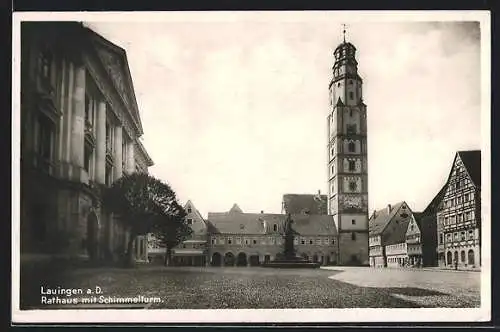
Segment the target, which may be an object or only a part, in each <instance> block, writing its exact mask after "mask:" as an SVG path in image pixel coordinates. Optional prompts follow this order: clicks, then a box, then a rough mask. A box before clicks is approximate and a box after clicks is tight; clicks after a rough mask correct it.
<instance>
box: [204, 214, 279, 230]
mask: <svg viewBox="0 0 500 332" xmlns="http://www.w3.org/2000/svg"><path fill="white" fill-rule="evenodd" d="M285 219H286V216H285V215H283V214H268V213H237V212H234V211H233V212H209V213H208V220H209V221H210V223H211V224H212V225H213V226H214V228H215V229H216V232H217V233H227V234H264V233H265V230H264V225H266V226H267V227H266V228H267V229H269V228H270V227H273V226H270V225H274V224H278V225H281V224H282V223H283V222H284V221H285ZM264 221H265V223H264Z"/></svg>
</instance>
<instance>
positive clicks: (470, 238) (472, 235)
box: [469, 230, 474, 240]
mask: <svg viewBox="0 0 500 332" xmlns="http://www.w3.org/2000/svg"><path fill="white" fill-rule="evenodd" d="M473 239H474V231H473V230H470V231H469V240H473Z"/></svg>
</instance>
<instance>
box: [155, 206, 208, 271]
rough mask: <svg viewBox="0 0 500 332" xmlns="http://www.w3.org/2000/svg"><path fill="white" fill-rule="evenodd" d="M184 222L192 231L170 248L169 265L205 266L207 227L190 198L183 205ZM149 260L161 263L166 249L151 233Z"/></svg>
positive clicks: (206, 261)
mask: <svg viewBox="0 0 500 332" xmlns="http://www.w3.org/2000/svg"><path fill="white" fill-rule="evenodd" d="M184 210H185V211H186V213H187V214H186V217H185V219H186V223H187V224H188V225H189V227H190V228H191V230H192V233H191V234H190V235H189V236H188V237H187V238H186V239H184V240H183V241H182V242H181V243H179V245H177V246H176V247H175V248H173V249H172V253H171V259H172V260H171V262H170V265H174V266H206V265H207V264H208V260H207V258H208V250H209V248H208V238H209V228H208V223H207V222H206V221H205V219H204V218H203V216H202V215H201V213H200V212H199V211H198V210H197V209H196V207H195V206H194V204H193V203H192V202H191V200H188V201H187V203H186V204H185V205H184ZM148 239H149V246H148V252H149V261H150V262H154V263H161V264H163V263H164V261H165V254H166V249H165V247H164V246H163V245H162V244H161V243H160V242H159V241H158V239H156V237H155V236H154V235H153V234H149V238H148Z"/></svg>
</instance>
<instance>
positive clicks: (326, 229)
mask: <svg viewBox="0 0 500 332" xmlns="http://www.w3.org/2000/svg"><path fill="white" fill-rule="evenodd" d="M286 218H287V215H286V214H273V213H264V212H263V211H262V212H261V213H244V212H243V211H242V210H241V208H239V206H238V205H237V204H235V205H234V206H233V207H232V208H231V209H230V210H229V211H228V212H216V213H214V212H209V213H208V218H207V219H208V223H209V229H210V231H209V233H210V264H211V265H213V266H221V265H222V266H256V265H259V264H260V263H263V262H267V261H270V260H273V259H275V258H276V255H278V254H279V253H282V252H283V227H284V223H285V221H286ZM291 218H292V220H293V228H294V230H295V231H296V233H297V234H296V236H295V239H294V240H295V247H296V250H297V255H300V256H302V257H304V258H306V259H308V260H310V261H314V262H320V263H322V264H324V265H329V264H336V263H337V248H338V244H337V232H336V228H335V224H334V222H333V218H332V216H328V215H320V214H309V213H306V212H305V211H304V213H299V214H291Z"/></svg>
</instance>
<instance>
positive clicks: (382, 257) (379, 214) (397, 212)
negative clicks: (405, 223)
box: [369, 202, 410, 267]
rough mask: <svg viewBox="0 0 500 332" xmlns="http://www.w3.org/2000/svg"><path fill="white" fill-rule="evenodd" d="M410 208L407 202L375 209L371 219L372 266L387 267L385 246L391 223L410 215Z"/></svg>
mask: <svg viewBox="0 0 500 332" xmlns="http://www.w3.org/2000/svg"><path fill="white" fill-rule="evenodd" d="M409 212H410V210H409V208H408V207H407V205H406V203H405V202H399V203H396V204H394V205H391V204H389V205H387V207H385V208H383V209H380V210H375V211H374V212H373V213H372V215H371V217H370V220H369V257H370V260H369V261H370V266H372V267H386V266H387V260H386V254H385V246H386V244H387V239H388V238H389V236H390V234H389V233H390V232H391V230H392V228H391V227H389V225H390V224H391V223H392V222H395V221H397V220H399V219H401V218H403V217H404V218H407V217H408V216H409Z"/></svg>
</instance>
